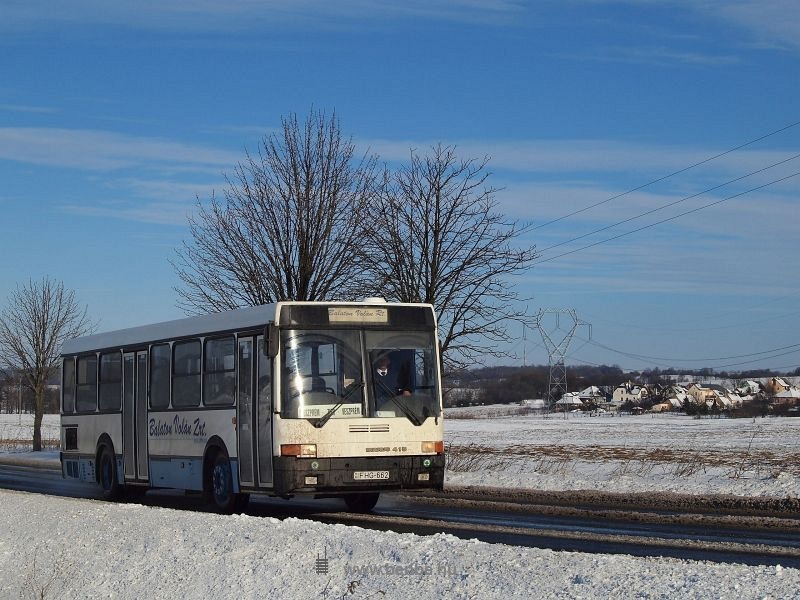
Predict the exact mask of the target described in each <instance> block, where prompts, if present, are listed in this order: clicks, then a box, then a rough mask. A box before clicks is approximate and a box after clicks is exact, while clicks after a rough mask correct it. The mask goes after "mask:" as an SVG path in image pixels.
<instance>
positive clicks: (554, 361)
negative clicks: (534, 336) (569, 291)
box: [534, 308, 592, 407]
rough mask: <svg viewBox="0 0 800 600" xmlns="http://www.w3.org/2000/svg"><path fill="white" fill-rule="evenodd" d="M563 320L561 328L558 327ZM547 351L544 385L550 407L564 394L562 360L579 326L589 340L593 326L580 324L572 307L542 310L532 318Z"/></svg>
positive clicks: (565, 380) (584, 323) (564, 369)
mask: <svg viewBox="0 0 800 600" xmlns="http://www.w3.org/2000/svg"><path fill="white" fill-rule="evenodd" d="M562 321H564V326H563V328H562V326H561V324H562ZM534 324H535V325H536V328H537V329H538V330H539V333H540V334H541V336H542V341H544V346H545V349H546V350H547V355H548V362H549V365H550V380H549V382H548V385H547V401H548V404H549V406H550V407H552V406H553V404H555V402H557V401H558V399H559V398H560V397H561V396H563V395H564V394H565V393H566V392H567V367H566V365H565V364H564V358H565V357H566V355H567V350H568V349H569V345H570V343H571V342H572V338H573V337H574V336H575V332H576V331H577V330H578V328H579V327H586V328H588V331H589V333H588V339H591V338H592V326H591V324H590V323H587V322H586V321H581V320H580V319H579V318H578V314H577V312H576V311H575V309H574V308H542V309H539V312H538V313H537V314H536V316H535V317H534Z"/></svg>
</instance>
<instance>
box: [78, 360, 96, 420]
mask: <svg viewBox="0 0 800 600" xmlns="http://www.w3.org/2000/svg"><path fill="white" fill-rule="evenodd" d="M77 405H78V406H77V408H78V412H94V411H96V410H97V355H96V354H92V355H91V356H79V357H78V398H77Z"/></svg>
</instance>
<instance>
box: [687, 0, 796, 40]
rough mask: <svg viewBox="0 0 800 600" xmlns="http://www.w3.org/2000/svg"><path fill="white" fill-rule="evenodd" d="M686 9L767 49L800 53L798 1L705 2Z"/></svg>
mask: <svg viewBox="0 0 800 600" xmlns="http://www.w3.org/2000/svg"><path fill="white" fill-rule="evenodd" d="M687 5H688V6H690V7H693V8H695V9H697V10H700V11H703V12H705V13H706V14H710V15H712V16H718V17H720V18H722V19H724V20H726V21H728V22H730V23H732V24H734V25H736V26H737V27H739V28H741V29H744V30H746V31H749V32H750V34H751V36H752V38H753V40H754V41H755V42H756V43H758V44H760V45H762V46H764V47H780V46H783V47H788V48H793V49H795V50H797V49H800V18H798V13H800V6H798V3H797V0H706V1H705V2H688V3H687Z"/></svg>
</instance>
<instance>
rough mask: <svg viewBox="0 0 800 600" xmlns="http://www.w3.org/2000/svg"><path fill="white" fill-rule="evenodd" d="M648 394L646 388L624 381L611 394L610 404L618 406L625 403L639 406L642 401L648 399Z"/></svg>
mask: <svg viewBox="0 0 800 600" xmlns="http://www.w3.org/2000/svg"><path fill="white" fill-rule="evenodd" d="M649 396H650V392H649V391H648V390H647V388H646V387H644V386H640V385H639V384H637V383H633V382H631V381H626V382H625V383H621V384H620V385H618V386H617V387H616V389H615V390H614V394H613V396H612V397H613V399H612V404H614V405H616V406H620V405H622V404H625V403H626V402H630V403H631V404H641V403H642V401H644V400H646V399H647V398H649Z"/></svg>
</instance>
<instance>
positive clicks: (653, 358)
mask: <svg viewBox="0 0 800 600" xmlns="http://www.w3.org/2000/svg"><path fill="white" fill-rule="evenodd" d="M580 339H583V338H580ZM586 342H587V343H590V344H592V345H593V346H597V347H599V348H603V349H604V350H609V351H611V352H615V353H617V354H622V355H623V356H627V357H629V358H647V359H652V360H671V361H677V362H701V361H709V362H715V361H719V360H733V359H736V358H749V357H753V356H760V355H762V354H772V353H773V352H782V351H783V350H789V349H790V348H794V350H792V352H797V351H800V344H790V345H788V346H781V347H780V348H771V349H770V350H761V351H759V352H749V353H747V354H735V355H733V356H719V357H716V358H708V357H706V358H672V357H665V356H648V355H646V354H633V353H629V352H623V351H622V350H615V349H614V348H611V347H609V346H606V345H604V344H601V343H599V342H596V341H594V340H586Z"/></svg>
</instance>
